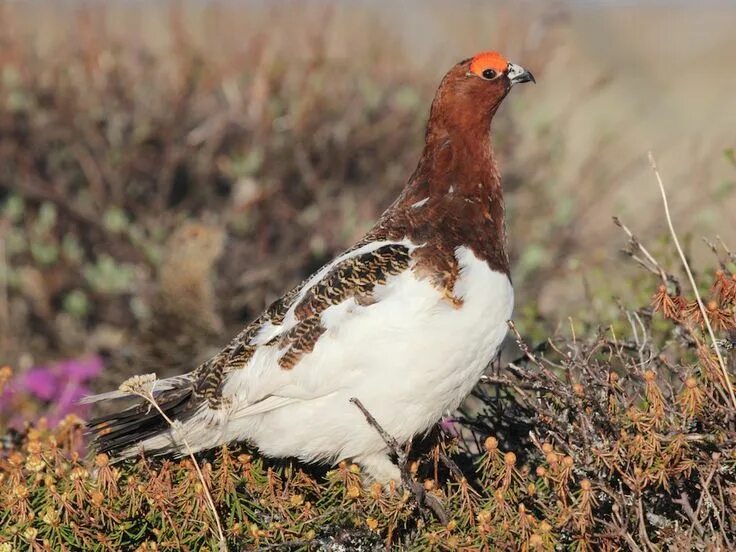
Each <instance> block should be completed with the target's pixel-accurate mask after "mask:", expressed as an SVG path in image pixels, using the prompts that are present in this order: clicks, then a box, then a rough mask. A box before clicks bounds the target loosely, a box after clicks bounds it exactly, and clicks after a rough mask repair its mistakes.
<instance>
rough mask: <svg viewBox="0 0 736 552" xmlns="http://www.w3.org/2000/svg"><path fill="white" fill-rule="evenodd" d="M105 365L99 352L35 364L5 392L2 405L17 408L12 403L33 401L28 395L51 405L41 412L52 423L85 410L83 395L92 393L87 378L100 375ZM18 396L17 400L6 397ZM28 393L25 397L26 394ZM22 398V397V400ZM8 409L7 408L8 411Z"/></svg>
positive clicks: (10, 409)
mask: <svg viewBox="0 0 736 552" xmlns="http://www.w3.org/2000/svg"><path fill="white" fill-rule="evenodd" d="M102 368H103V363H102V359H101V358H100V357H98V356H90V357H83V358H78V359H70V360H64V361H60V362H55V363H52V364H48V365H44V366H37V367H35V368H31V369H30V370H29V371H28V372H26V373H25V374H23V375H22V376H20V377H19V378H18V379H17V380H16V381H15V382H11V384H10V385H9V386H8V388H7V389H6V390H5V392H4V393H3V401H2V402H1V403H0V405H3V406H6V405H7V407H8V408H7V409H5V408H3V409H2V410H3V411H5V410H7V411H9V412H10V411H13V410H15V409H14V407H13V406H12V404H14V403H15V404H16V405H18V404H23V403H25V404H28V405H32V404H33V402H34V401H28V396H29V395H30V397H32V398H35V399H36V400H37V401H41V402H43V403H46V404H47V405H48V407H47V409H45V410H42V411H41V412H37V414H38V415H43V416H46V417H47V418H48V420H49V423H50V424H52V425H53V424H55V423H57V422H59V421H60V420H61V419H63V418H64V417H65V416H66V415H67V414H72V413H74V414H83V413H84V410H85V408H84V407H81V406H80V405H78V404H77V402H78V401H79V399H81V398H82V397H83V396H85V395H87V394H89V389H88V387H87V386H86V385H85V383H86V382H88V381H90V380H91V379H93V378H94V377H95V376H97V375H98V374H99V373H100V372H101V371H102ZM5 395H8V397H7V398H8V399H11V398H13V397H14V400H13V401H10V400H7V401H6V400H5V398H6V397H5ZM24 396H25V397H26V398H25V399H23V398H22V397H24ZM19 401H22V403H20V402H19ZM6 413H7V412H6Z"/></svg>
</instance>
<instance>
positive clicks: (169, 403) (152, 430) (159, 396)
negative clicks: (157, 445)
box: [87, 378, 198, 459]
mask: <svg viewBox="0 0 736 552" xmlns="http://www.w3.org/2000/svg"><path fill="white" fill-rule="evenodd" d="M175 379H179V378H171V380H175ZM171 380H162V381H161V382H160V383H164V382H167V385H166V386H162V387H163V388H162V389H157V390H156V393H155V400H156V403H157V404H158V406H159V408H160V409H161V410H162V411H163V412H164V413H165V414H166V415H167V416H168V417H169V419H171V420H183V419H186V418H188V417H189V415H190V414H192V413H193V412H194V411H195V410H196V408H197V403H198V401H196V400H195V397H194V389H193V387H192V385H191V382H190V381H188V380H187V381H186V383H184V382H183V381H182V380H181V379H180V380H179V381H178V382H177V383H178V384H179V386H174V387H172V385H171V384H170V382H171ZM182 383H184V385H181V384H182ZM157 387H158V385H157ZM130 396H131V395H128V394H126V393H122V392H112V393H102V394H100V395H95V396H94V397H91V398H90V399H91V400H88V401H87V402H98V403H99V404H100V405H101V406H102V407H103V408H104V409H105V410H109V409H110V408H111V407H112V408H113V411H112V412H111V413H109V414H105V415H102V416H99V417H97V418H94V419H92V420H90V421H89V422H87V429H88V432H89V433H90V434H91V435H92V436H93V437H92V446H93V447H94V448H95V449H96V450H97V451H98V452H104V453H107V454H109V455H111V456H112V457H113V458H116V457H117V458H118V459H122V458H124V457H126V456H129V454H126V449H127V450H130V449H131V448H132V447H135V445H137V444H139V443H141V442H142V441H145V440H146V439H150V438H151V437H155V436H157V435H160V434H162V433H166V432H168V431H169V430H170V429H171V428H170V426H169V423H168V422H167V421H166V420H165V419H164V418H163V417H162V416H161V414H160V413H159V411H158V410H157V409H156V408H154V407H153V405H151V404H150V403H149V402H147V401H146V400H144V399H142V398H138V399H137V401H136V403H135V404H133V405H132V406H130V407H128V408H124V409H121V408H119V407H117V408H115V407H116V406H118V405H117V404H116V403H117V402H118V401H117V399H119V398H125V397H130ZM148 452H150V453H153V454H166V453H168V452H170V451H169V449H168V447H164V448H162V449H159V450H153V451H148Z"/></svg>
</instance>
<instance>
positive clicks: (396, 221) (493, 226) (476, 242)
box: [364, 54, 512, 298]
mask: <svg viewBox="0 0 736 552" xmlns="http://www.w3.org/2000/svg"><path fill="white" fill-rule="evenodd" d="M484 55H485V56H486V57H488V56H489V54H484ZM499 57H500V56H499ZM497 59H498V58H494V60H497ZM473 60H477V56H476V58H472V59H467V60H464V61H462V62H460V63H458V64H457V65H455V66H454V67H453V68H452V69H451V70H450V71H449V72H448V73H447V75H445V77H444V78H443V79H442V82H441V84H440V86H439V89H438V90H437V94H436V95H435V98H434V101H433V102H432V108H431V111H430V116H429V122H428V124H427V133H426V138H425V146H424V150H423V151H422V155H421V158H420V160H419V164H418V165H417V168H416V170H415V171H414V174H413V175H412V176H411V178H410V179H409V182H408V183H407V185H406V187H405V188H404V191H403V192H402V194H401V195H400V196H399V198H398V199H397V200H396V201H395V202H394V204H393V205H392V206H391V207H390V208H389V209H388V210H387V211H386V212H385V213H384V215H383V216H382V217H381V219H380V221H379V222H378V224H377V225H376V226H375V227H374V228H373V230H372V231H371V232H370V233H369V234H368V236H367V237H366V240H364V242H365V241H368V240H374V239H402V238H404V237H408V238H410V239H411V240H412V241H414V242H415V243H425V245H424V246H423V247H421V248H419V249H417V250H415V251H414V253H413V256H414V258H415V259H416V260H417V264H416V267H415V270H416V271H417V273H418V274H421V275H423V276H425V277H428V278H430V279H432V280H433V282H434V283H435V285H437V286H438V287H440V288H442V289H444V290H445V292H446V293H447V295H448V297H450V298H452V297H453V295H452V288H453V285H454V283H455V280H456V278H457V269H458V267H457V259H456V256H455V249H456V248H457V247H459V246H461V245H464V246H467V247H469V248H470V249H472V250H473V252H474V253H475V254H476V255H477V256H478V257H479V258H480V259H483V260H484V261H486V262H487V263H488V265H489V266H490V267H491V268H492V269H493V270H497V271H499V272H502V273H505V274H508V273H509V260H508V254H507V252H506V232H505V227H504V203H503V193H502V190H501V182H500V178H499V174H498V169H497V168H496V163H495V161H494V158H493V149H492V146H491V131H490V129H491V121H492V119H493V115H494V114H495V113H496V110H497V109H498V106H499V105H500V104H501V101H502V100H503V99H504V97H505V96H506V94H508V92H509V90H510V89H511V85H512V82H511V80H510V79H509V77H508V75H507V74H506V72H500V73H499V74H498V76H497V77H495V78H493V79H491V80H486V79H484V78H481V77H480V76H479V75H477V74H476V73H475V72H471V70H470V66H471V63H473ZM425 200H426V201H425Z"/></svg>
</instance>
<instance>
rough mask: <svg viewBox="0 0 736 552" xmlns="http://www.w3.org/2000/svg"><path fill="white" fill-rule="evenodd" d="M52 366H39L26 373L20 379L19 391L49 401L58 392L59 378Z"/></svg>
mask: <svg viewBox="0 0 736 552" xmlns="http://www.w3.org/2000/svg"><path fill="white" fill-rule="evenodd" d="M52 368H53V365H52V366H39V367H38V368H32V369H30V370H29V371H28V372H26V373H25V374H24V375H23V377H22V378H21V379H20V385H19V387H20V389H25V390H28V391H30V392H31V393H32V394H33V395H35V396H36V397H37V398H39V399H41V400H44V401H49V400H51V399H53V398H54V396H55V395H56V393H57V392H58V391H59V378H58V377H57V375H56V374H55V373H54V371H53V369H52Z"/></svg>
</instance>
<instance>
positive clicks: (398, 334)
mask: <svg viewBox="0 0 736 552" xmlns="http://www.w3.org/2000/svg"><path fill="white" fill-rule="evenodd" d="M456 255H457V259H458V261H459V266H460V275H459V278H458V280H457V282H456V285H455V290H454V292H455V295H456V296H457V297H459V298H461V299H463V304H462V307H461V308H456V307H455V306H453V305H452V304H450V302H449V301H448V300H446V299H444V298H442V297H441V295H440V293H439V292H438V290H437V289H436V288H435V287H434V286H432V284H431V283H430V282H429V281H427V280H417V279H416V276H415V274H414V272H413V271H406V272H405V273H402V274H401V275H400V276H397V277H394V278H392V279H391V280H390V281H389V283H388V284H387V285H386V286H382V287H377V288H376V290H375V295H376V299H377V300H378V301H377V302H376V303H374V304H372V305H371V306H370V307H367V308H364V307H359V306H358V305H356V304H355V303H354V301H352V300H351V301H347V302H345V303H344V304H343V305H341V307H340V309H339V311H338V310H335V311H334V312H331V313H330V315H329V316H327V317H325V318H324V319H323V320H324V323H325V326H326V328H327V331H326V332H325V333H324V334H323V335H322V336H321V337H320V339H319V341H318V343H317V345H316V347H315V349H314V351H313V352H312V353H311V354H309V355H307V356H306V357H304V358H303V359H302V361H301V362H300V363H299V364H298V365H297V366H296V367H295V368H294V369H293V371H292V373H290V374H289V384H288V388H285V389H283V393H284V394H286V395H288V396H291V397H294V398H296V399H298V400H296V401H295V402H293V403H291V404H288V405H286V406H284V407H281V408H278V409H276V410H273V411H270V412H266V413H264V414H259V415H258V416H252V417H249V418H248V420H240V421H238V422H237V423H234V424H233V427H230V428H228V431H227V433H228V434H229V437H230V438H250V439H252V440H254V441H255V442H256V444H257V445H258V446H259V448H261V450H263V452H265V453H266V454H269V455H274V456H299V457H301V458H303V459H305V460H312V459H329V458H333V459H334V458H342V457H351V456H357V455H365V454H366V452H370V451H373V450H375V451H378V450H381V449H383V448H384V444H383V441H382V440H381V439H380V437H379V436H378V435H377V434H376V432H375V430H374V429H373V428H371V427H370V426H368V424H366V422H365V420H364V418H363V416H362V414H361V413H360V412H359V411H358V410H357V409H356V407H355V406H354V405H353V404H351V403H350V402H349V400H350V398H351V397H357V398H358V399H360V400H361V402H362V403H363V404H364V405H365V406H366V408H368V410H369V411H370V412H371V413H372V414H373V415H374V416H375V417H376V419H377V420H378V421H379V423H381V425H382V426H383V427H384V428H385V429H386V430H387V431H388V432H389V433H391V434H392V435H393V436H394V437H396V438H397V439H399V440H406V439H409V438H411V437H412V436H414V435H416V434H417V433H419V432H422V431H424V430H426V429H427V428H429V427H430V426H431V425H432V424H433V423H434V422H436V421H437V420H438V419H439V418H440V417H441V416H442V415H443V414H444V413H445V412H446V411H448V410H450V411H451V410H454V409H455V408H457V406H458V405H459V404H460V402H461V401H462V400H463V399H464V398H465V397H466V396H467V394H468V393H469V392H470V390H471V389H472V388H473V386H474V385H475V384H476V382H477V381H478V378H479V377H480V375H481V373H482V371H483V370H484V368H485V367H486V366H487V364H488V363H489V362H490V361H491V360H492V359H493V357H494V356H495V355H496V354H497V352H498V348H499V347H500V345H501V342H502V341H503V339H504V336H505V335H506V329H507V326H506V322H507V320H508V319H509V318H510V316H511V311H512V308H513V289H512V287H511V282H510V281H509V279H508V277H507V276H506V275H505V274H502V273H499V272H496V271H493V270H491V269H490V268H489V267H488V265H487V264H486V263H485V262H484V261H481V260H479V259H478V258H477V257H476V256H475V254H474V253H473V252H472V250H470V249H468V248H466V247H459V248H458V249H457V251H456ZM321 388H328V389H329V390H330V391H329V392H328V393H327V394H325V395H322V396H318V397H317V398H308V397H314V396H315V393H316V392H317V391H318V390H319V389H321ZM300 397H301V398H300Z"/></svg>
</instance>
